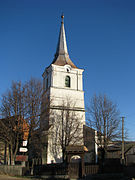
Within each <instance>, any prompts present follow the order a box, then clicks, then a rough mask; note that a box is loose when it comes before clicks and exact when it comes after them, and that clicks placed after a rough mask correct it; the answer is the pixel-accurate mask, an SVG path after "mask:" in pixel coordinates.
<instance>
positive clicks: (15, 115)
mask: <svg viewBox="0 0 135 180" xmlns="http://www.w3.org/2000/svg"><path fill="white" fill-rule="evenodd" d="M22 97H23V88H22V85H21V82H18V83H15V82H13V83H12V86H11V89H10V90H8V92H7V93H6V94H5V95H3V96H2V105H1V113H2V116H3V118H2V119H0V127H1V128H0V139H1V141H3V142H4V143H6V144H7V145H8V146H9V150H10V151H9V152H10V160H11V162H10V163H11V164H14V161H15V157H16V153H17V151H18V146H19V141H20V138H21V136H22V133H23V132H22V117H23V110H24V109H23V98H22Z"/></svg>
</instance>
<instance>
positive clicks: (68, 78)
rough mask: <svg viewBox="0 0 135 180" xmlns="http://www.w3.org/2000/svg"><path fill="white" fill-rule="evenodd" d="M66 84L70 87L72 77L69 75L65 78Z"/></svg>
mask: <svg viewBox="0 0 135 180" xmlns="http://www.w3.org/2000/svg"><path fill="white" fill-rule="evenodd" d="M65 86H66V87H70V77H69V76H66V78H65Z"/></svg>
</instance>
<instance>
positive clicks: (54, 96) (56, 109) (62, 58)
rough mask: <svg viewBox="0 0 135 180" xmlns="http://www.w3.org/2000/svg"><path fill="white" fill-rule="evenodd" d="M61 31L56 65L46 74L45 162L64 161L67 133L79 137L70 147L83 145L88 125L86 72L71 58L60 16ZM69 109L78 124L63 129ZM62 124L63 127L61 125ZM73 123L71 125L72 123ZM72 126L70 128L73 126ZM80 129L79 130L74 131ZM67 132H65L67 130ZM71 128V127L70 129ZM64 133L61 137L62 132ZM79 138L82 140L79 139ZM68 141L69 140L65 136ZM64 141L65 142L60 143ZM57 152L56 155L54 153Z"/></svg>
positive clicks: (43, 108)
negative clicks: (86, 118) (85, 103)
mask: <svg viewBox="0 0 135 180" xmlns="http://www.w3.org/2000/svg"><path fill="white" fill-rule="evenodd" d="M61 18H62V22H61V28H60V34H59V39H58V45H57V49H56V54H55V57H54V60H53V62H52V63H51V64H50V66H49V67H47V68H46V69H45V71H44V73H43V75H42V76H43V100H42V110H41V111H42V112H41V128H42V129H43V134H45V136H46V137H47V138H46V140H44V141H45V142H44V144H45V148H44V150H43V154H44V157H45V159H46V160H45V161H46V163H52V162H53V163H58V162H62V143H63V141H66V140H65V139H64V138H63V137H60V136H62V134H63V136H66V135H65V134H64V131H68V133H69V134H72V137H73V136H75V137H76V141H75V140H74V139H72V140H71V141H70V142H69V145H72V144H73V145H76V144H77V145H78V144H79V145H83V138H82V137H83V125H84V124H85V108H84V91H83V71H84V70H83V69H79V68H78V67H77V66H76V65H75V64H74V63H73V62H72V61H71V59H70V58H69V54H68V49H67V43H66V36H65V29H64V16H63V15H62V16H61ZM67 109H68V112H69V109H70V114H71V113H72V116H71V117H70V119H69V120H68V123H69V121H70V122H73V123H74V121H76V124H77V123H78V124H79V125H74V124H72V127H73V129H70V131H71V132H69V130H67V127H66V128H63V129H62V126H63V127H65V124H67V114H68V115H69V113H66V110H67ZM62 123H63V124H62ZM70 124H71V123H70ZM70 127H71V125H70ZM75 128H78V129H79V131H77V130H75ZM65 129H66V130H65ZM68 129H69V127H68ZM60 132H61V133H62V134H61V133H60ZM78 137H80V140H78V139H79V138H78ZM66 138H67V139H68V140H69V139H70V138H69V137H66ZM61 141H62V143H61ZM54 151H55V152H54Z"/></svg>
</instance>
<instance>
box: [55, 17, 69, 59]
mask: <svg viewBox="0 0 135 180" xmlns="http://www.w3.org/2000/svg"><path fill="white" fill-rule="evenodd" d="M61 19H62V21H61V28H60V34H59V39H58V45H57V50H56V54H55V55H56V56H58V55H60V54H61V55H64V54H68V50H67V42H66V35H65V29H64V15H63V14H62V15H61Z"/></svg>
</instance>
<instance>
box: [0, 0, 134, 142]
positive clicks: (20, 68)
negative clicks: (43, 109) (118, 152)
mask: <svg viewBox="0 0 135 180" xmlns="http://www.w3.org/2000/svg"><path fill="white" fill-rule="evenodd" d="M62 12H64V15H65V29H66V37H67V45H68V52H69V55H70V58H71V60H72V61H73V62H74V63H75V64H76V65H77V66H78V67H80V68H84V69H85V71H84V91H85V103H86V105H87V103H88V101H89V99H90V98H91V97H92V96H93V94H95V93H106V94H107V96H108V97H110V99H112V101H114V102H115V103H117V104H118V107H119V109H120V112H121V116H125V117H126V118H125V126H126V127H127V128H128V131H129V138H130V140H135V132H134V127H135V1H134V0H68V1H66V0H0V96H1V95H2V94H3V93H4V92H5V91H6V90H7V88H9V87H10V86H11V82H12V80H15V81H18V80H21V81H23V82H25V81H26V80H29V79H30V78H31V77H36V78H41V75H42V73H43V71H44V69H45V67H46V66H48V65H49V64H50V63H51V62H52V60H53V57H54V54H55V51H56V45H57V41H58V34H59V30H60V23H61V18H60V16H61V13H62Z"/></svg>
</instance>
